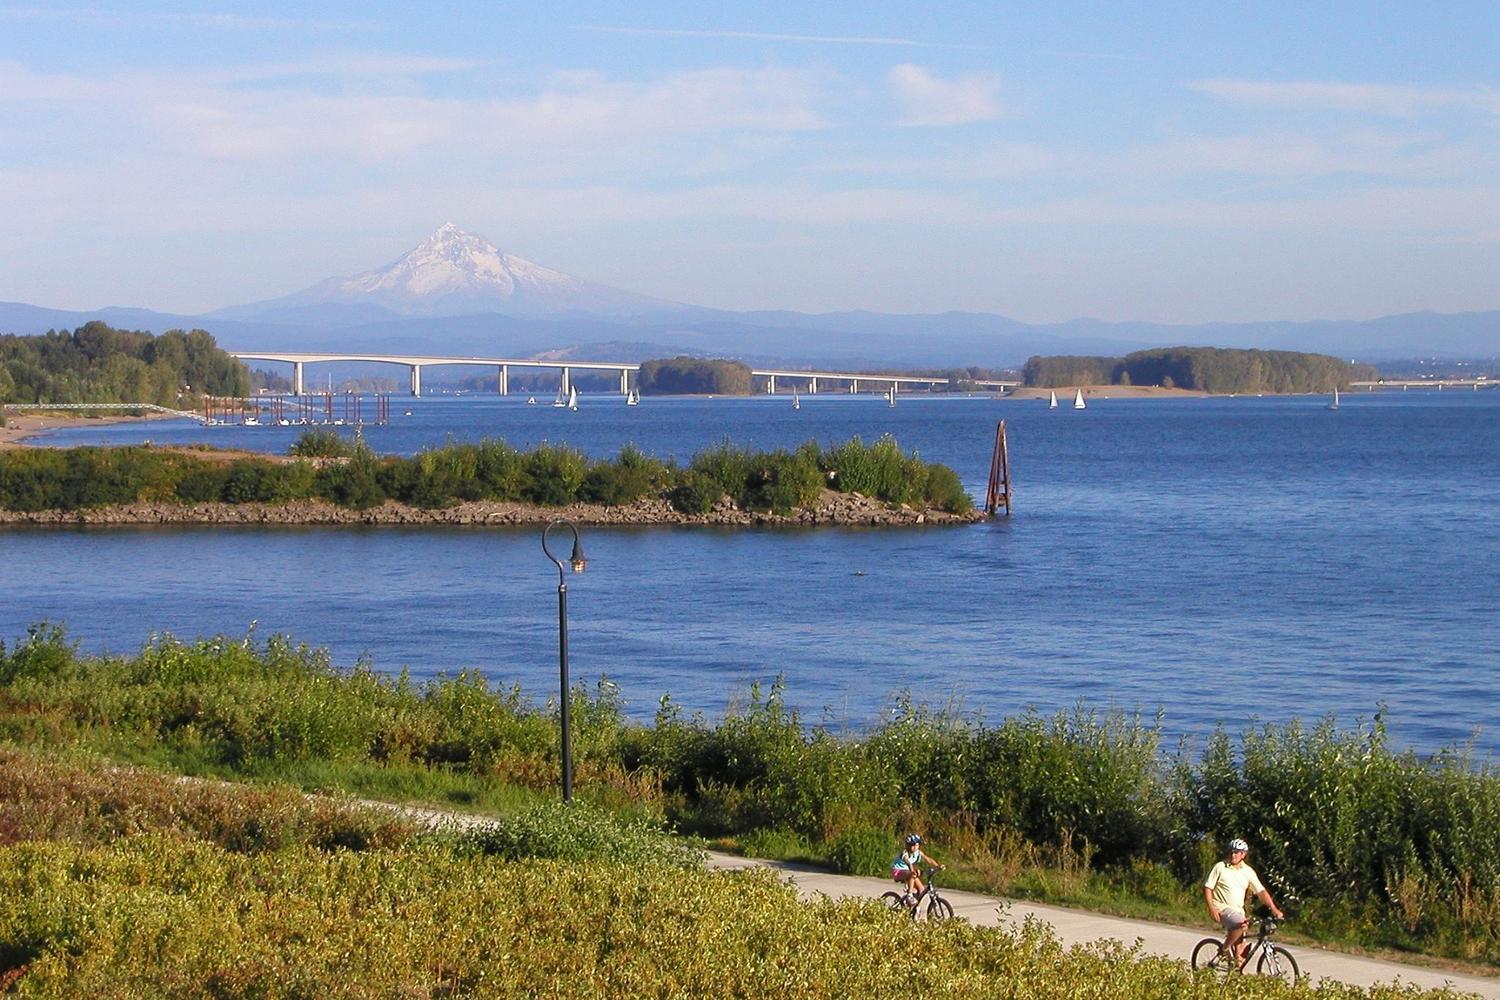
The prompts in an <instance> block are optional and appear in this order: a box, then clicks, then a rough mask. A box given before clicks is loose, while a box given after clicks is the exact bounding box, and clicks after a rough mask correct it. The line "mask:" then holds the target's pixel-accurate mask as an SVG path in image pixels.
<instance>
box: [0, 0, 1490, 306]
mask: <svg viewBox="0 0 1500 1000" xmlns="http://www.w3.org/2000/svg"><path fill="white" fill-rule="evenodd" d="M309 6H310V5H306V4H301V3H299V4H290V3H278V2H261V3H256V4H253V5H250V4H245V5H239V4H225V5H218V6H212V7H207V6H199V5H193V4H181V3H177V4H150V5H141V4H127V3H110V2H108V0H100V2H99V3H98V4H97V5H90V6H71V5H56V6H54V5H48V4H28V3H16V4H11V3H0V233H3V235H4V240H5V244H6V246H5V251H4V254H3V258H4V260H5V263H4V265H3V267H0V300H11V301H24V302H31V303H34V304H38V305H46V306H53V307H58V308H74V309H86V308H94V307H99V306H104V305H139V306H146V307H150V308H155V309H162V310H174V311H185V312H193V311H200V310H207V309H212V308H216V307H219V306H223V305H229V304H233V303H238V302H244V301H250V300H255V299H261V298H270V297H274V296H279V295H282V294H285V293H288V292H291V291H294V290H297V289H299V288H301V287H304V286H306V285H309V284H311V283H313V282H314V281H316V280H318V279H321V278H323V277H327V276H329V275H334V274H350V273H354V272H357V271H361V270H365V269H368V268H370V267H375V266H379V265H381V264H384V263H386V262H388V261H390V260H392V259H394V258H395V257H397V256H399V255H400V254H401V253H402V252H404V251H405V250H407V249H408V248H410V247H412V246H414V245H415V244H416V243H418V242H420V241H421V240H422V239H423V238H424V237H426V236H427V235H428V234H429V233H430V232H431V231H432V230H433V229H435V228H437V226H439V225H440V224H442V223H443V222H447V221H452V222H456V223H458V224H459V225H460V226H463V227H464V228H466V229H470V230H473V231H475V232H478V233H481V234H483V235H485V236H487V237H488V238H489V239H490V240H491V241H492V242H494V243H496V244H497V245H498V246H500V247H501V249H503V250H505V251H507V252H509V253H514V254H517V255H519V256H521V257H525V258H528V259H530V260H533V261H536V262H538V263H541V264H544V265H547V266H549V267H554V268H557V269H559V270H563V271H567V272H569V273H572V274H575V275H578V276H580V277H584V278H588V279H590V280H594V281H599V282H603V283H606V284H611V285H615V286H618V287H621V288H626V289H629V290H631V291H636V292H642V293H645V294H649V295H654V296H658V297H661V298H666V299H673V300H677V301H683V302H692V303H696V304H700V305H707V306H715V307H720V308H728V309H796V310H802V311H809V312H822V311H831V310H842V309H870V310H877V311H883V312H939V311H945V310H950V309H957V310H979V311H987V312H998V313H1003V314H1006V315H1009V316H1013V317H1015V318H1017V319H1022V320H1027V321H1034V322H1041V321H1055V320H1064V319H1069V318H1074V317H1080V316H1091V317H1098V318H1102V319H1145V320H1157V321H1166V322H1201V321H1208V320H1225V321H1239V320H1259V319H1313V318H1366V317H1371V316H1378V315H1385V314H1389V313H1397V312H1409V311H1417V310H1424V309H1431V310H1435V311H1439V312H1460V311H1467V310H1477V309H1495V308H1500V4H1497V3H1495V2H1494V0H1473V2H1459V3H1444V2H1441V0H1436V2H1431V3H1408V2H1403V3H1390V4H1385V3H1360V4H1342V3H1317V4H1307V3H1301V2H1299V3H1281V2H1260V3H1256V4H1233V5H1230V4H1225V5H1222V6H1214V5H1207V4H1170V3H1156V4H1150V5H1139V7H1140V8H1141V9H1140V10H1136V11H1132V10H1127V9H1126V8H1127V6H1130V5H1117V4H1100V3H1084V2H1078V3H1074V2H1058V3H1052V4H1047V5H1041V4H1026V5H1011V4H1005V3H973V4H969V3H929V4H926V5H916V4H909V3H908V4H894V3H878V2H877V3H862V4H858V5H822V4H806V3H781V2H761V3H757V4H753V5H750V4H746V5H742V9H739V10H735V9H723V8H722V7H721V6H720V5H710V4H704V3H701V2H699V3H693V4H688V3H661V2H651V0H640V2H637V3H634V4H628V5H627V4H585V3H566V2H562V3H547V4H537V3H528V4H524V5H522V4H510V3H487V4H472V5H463V4H459V5H451V6H445V7H444V8H443V9H442V10H438V9H436V8H437V6H438V5H413V4H388V3H381V2H361V3H348V4H345V3H329V4H321V5H316V7H317V9H316V11H315V12H312V13H309V10H308V7H309ZM429 7H431V8H432V9H429ZM1044 8H1045V9H1044Z"/></svg>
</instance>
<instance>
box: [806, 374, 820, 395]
mask: <svg viewBox="0 0 1500 1000" xmlns="http://www.w3.org/2000/svg"><path fill="white" fill-rule="evenodd" d="M817 393H818V380H817V377H816V376H815V377H813V378H810V379H808V380H807V394H808V395H809V396H815V395H817Z"/></svg>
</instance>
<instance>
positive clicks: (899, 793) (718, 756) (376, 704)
mask: <svg viewBox="0 0 1500 1000" xmlns="http://www.w3.org/2000/svg"><path fill="white" fill-rule="evenodd" d="M571 709H572V717H573V720H574V731H573V734H572V737H573V739H572V743H573V751H574V757H575V773H576V776H577V785H578V788H579V793H580V795H581V796H582V797H584V798H586V799H589V800H592V801H595V802H598V803H601V804H604V805H607V806H610V807H612V808H623V809H627V810H630V811H632V812H636V813H639V814H641V815H645V816H649V817H652V818H653V819H663V818H664V819H667V820H670V821H672V822H674V823H676V824H677V825H679V826H680V827H682V828H683V829H685V830H688V831H690V832H695V833H699V834H703V835H707V836H746V835H750V834H757V835H758V836H760V837H761V838H762V839H764V838H767V837H770V838H773V839H774V838H781V839H782V840H784V841H785V842H786V843H788V844H789V845H806V848H807V851H808V852H810V853H815V854H819V853H820V854H823V855H824V856H828V857H832V858H834V859H835V860H838V859H843V860H839V863H840V864H842V865H845V866H847V867H849V868H851V870H853V869H863V868H868V867H870V866H871V864H872V861H871V857H872V855H873V852H874V850H875V849H874V848H872V847H871V846H870V845H871V844H873V843H876V842H878V839H879V838H880V837H881V836H884V837H885V838H887V843H888V845H889V846H890V848H891V850H892V853H894V847H895V844H896V836H897V834H898V833H900V832H902V831H904V830H906V829H912V828H917V829H922V830H923V831H924V832H929V833H931V834H933V835H935V836H936V837H937V838H938V839H937V843H940V844H946V845H951V846H952V847H954V848H955V849H959V850H962V851H963V852H964V854H965V855H966V856H967V857H968V858H970V859H971V864H972V867H973V869H974V870H976V871H980V872H984V873H986V878H987V879H988V880H989V881H990V882H991V884H992V886H993V887H996V888H1010V889H1015V890H1017V891H1034V892H1036V893H1042V894H1046V895H1050V896H1053V897H1055V898H1081V897H1082V896H1084V895H1087V894H1088V893H1089V892H1092V891H1095V883H1096V882H1097V880H1098V879H1099V878H1101V877H1102V878H1104V879H1105V880H1106V882H1108V883H1109V884H1112V885H1113V886H1115V888H1116V889H1118V890H1120V891H1122V892H1125V893H1135V894H1137V895H1139V896H1141V897H1144V898H1149V899H1155V900H1160V901H1161V902H1162V904H1163V905H1169V906H1177V905H1187V906H1192V905H1193V903H1192V900H1193V898H1194V892H1193V889H1192V887H1193V885H1194V884H1195V881H1196V880H1197V879H1199V878H1201V877H1202V875H1203V873H1204V871H1205V870H1206V868H1207V867H1208V865H1209V864H1211V862H1212V861H1213V859H1214V857H1215V855H1216V854H1217V853H1218V851H1219V848H1220V845H1222V844H1223V843H1225V842H1226V841H1227V840H1228V838H1230V837H1233V836H1242V837H1245V838H1247V839H1249V840H1250V841H1251V843H1252V845H1253V846H1254V854H1253V856H1252V857H1253V863H1254V864H1255V865H1256V867H1257V869H1258V870H1259V871H1260V873H1261V875H1262V877H1263V878H1264V879H1265V880H1266V881H1267V883H1268V884H1269V885H1270V886H1271V888H1272V890H1273V891H1274V892H1275V893H1276V895H1277V897H1278V899H1279V900H1281V901H1282V902H1283V904H1284V905H1290V907H1291V908H1292V909H1293V911H1294V912H1296V913H1297V914H1298V915H1299V917H1300V918H1301V920H1300V921H1299V925H1300V926H1304V927H1308V928H1311V929H1312V930H1314V931H1317V932H1319V933H1324V934H1328V935H1330V936H1334V937H1341V938H1349V939H1354V940H1357V941H1360V942H1363V943H1369V944H1386V945H1395V946H1399V947H1409V948H1420V949H1423V950H1429V951H1435V952H1439V953H1445V954H1454V955H1461V956H1464V957H1469V958H1474V959H1479V960H1485V961H1496V960H1497V959H1500V866H1497V860H1496V859H1497V858H1500V774H1497V773H1496V771H1495V769H1494V768H1493V767H1492V766H1491V765H1489V764H1487V763H1480V762H1476V761H1474V760H1473V759H1471V758H1470V757H1469V756H1467V755H1466V754H1464V753H1462V752H1457V751H1455V752H1448V753H1443V754H1439V755H1437V756H1436V757H1433V758H1430V759H1423V758H1419V757H1417V756H1416V755H1414V754H1412V753H1398V752H1395V751H1393V750H1392V749H1391V748H1390V747H1389V746H1388V744H1387V742H1386V738H1385V730H1384V728H1383V725H1382V723H1381V721H1380V720H1379V719H1377V720H1376V721H1375V722H1373V723H1371V724H1370V725H1367V726H1363V727H1358V728H1356V729H1354V730H1341V729H1338V728H1337V727H1335V726H1333V725H1332V724H1331V723H1323V724H1320V725H1317V726H1313V727H1311V728H1306V727H1303V726H1301V725H1300V724H1298V723H1288V724H1286V725H1283V726H1268V727H1261V728H1257V729H1253V730H1250V731H1247V732H1245V733H1243V734H1240V735H1239V736H1237V737H1235V736H1231V735H1229V734H1226V733H1221V734H1219V735H1218V736H1216V737H1215V738H1214V739H1212V740H1210V741H1209V742H1208V744H1207V745H1206V746H1205V747H1204V748H1203V749H1202V750H1201V752H1200V753H1198V754H1196V755H1194V754H1192V753H1189V752H1188V751H1187V750H1184V749H1179V750H1178V751H1176V752H1175V753H1174V754H1172V755H1167V754H1165V753H1164V752H1163V750H1162V747H1161V739H1160V736H1161V730H1160V720H1143V719H1141V718H1139V717H1137V716H1130V715H1124V714H1118V713H1102V714H1101V713H1096V712H1092V711H1089V710H1087V709H1084V708H1079V709H1076V710H1074V711H1071V712H1063V713H1059V714H1057V715H1054V716H1051V717H1043V716H1040V715H1037V714H1035V713H1026V714H1023V715H1020V716H1016V717H1013V718H1008V719H1004V720H1002V721H1000V722H999V723H998V724H992V725H984V724H980V723H979V722H977V721H975V720H973V719H969V718H966V717H963V716H961V715H959V714H957V713H954V712H950V711H943V710H934V709H931V708H928V707H926V706H924V705H921V704H918V703H914V702H912V701H910V700H909V699H905V698H900V697H898V698H897V699H896V700H895V701H894V702H893V704H892V710H891V711H890V712H889V713H888V714H887V715H886V717H885V719H884V721H883V722H881V723H880V724H879V725H878V726H876V727H875V728H874V729H873V730H871V731H869V732H867V733H865V734H863V735H861V736H859V737H857V738H850V737H847V736H835V735H834V734H832V733H830V732H828V731H825V730H823V729H821V728H818V727H815V726H809V725H808V724H807V723H806V722H805V721H804V720H802V719H801V718H800V717H799V716H798V715H797V713H796V712H795V711H793V710H792V709H790V708H789V707H788V705H787V703H786V699H785V692H784V689H783V687H782V686H781V684H780V683H777V684H775V685H772V686H770V687H769V688H760V687H755V688H752V689H751V691H750V692H749V695H748V697H747V698H746V699H744V700H743V701H742V702H740V703H739V704H737V705H735V706H732V707H731V709H730V710H729V711H728V712H726V713H725V715H724V716H723V717H722V718H719V719H715V720H709V719H706V718H704V717H702V716H693V717H686V716H684V714H683V713H682V712H681V711H680V710H679V709H678V707H677V706H676V705H675V704H673V703H672V701H671V700H670V698H667V697H664V698H663V699H662V702H661V706H660V709H659V711H658V713H657V716H656V718H655V720H654V721H653V722H652V723H651V724H649V725H642V724H638V723H634V722H631V721H629V720H627V719H625V718H624V717H623V715H622V713H621V710H620V705H619V703H618V700H617V697H616V693H615V691H614V689H613V687H612V686H611V685H609V684H607V683H604V684H601V685H600V687H599V689H598V690H596V691H594V692H588V691H585V690H583V689H576V690H575V691H574V692H572V702H571ZM0 737H7V738H10V739H12V740H15V741H17V742H20V743H27V744H36V745H56V744H78V745H83V746H90V747H93V748H95V749H97V750H98V751H100V752H106V753H110V754H114V755H117V756H123V757H126V758H129V759H136V760H153V761H159V762H163V763H170V764H172V765H173V766H176V767H179V768H182V769H185V770H190V771H196V772H198V773H216V774H234V773H240V774H262V775H274V776H277V777H282V778H288V779H295V780H301V779H298V777H297V776H298V775H304V776H305V775H320V776H322V777H321V778H320V779H319V780H327V781H331V782H335V783H337V782H346V781H352V780H358V781H360V782H365V783H366V784H365V785H363V786H362V787H369V784H370V783H373V784H378V783H379V781H380V778H379V775H382V774H385V775H391V776H393V777H392V779H391V787H393V788H398V787H399V786H400V783H401V782H403V781H407V780H409V778H410V777H411V776H414V775H429V776H432V781H433V782H434V784H432V785H429V786H427V787H428V788H429V789H431V788H447V789H449V792H444V793H440V795H441V794H450V793H451V795H452V796H453V798H454V799H455V800H460V801H461V800H464V799H472V798H475V797H482V796H485V795H490V794H498V793H494V792H492V791H491V789H494V788H497V787H518V788H521V789H534V790H536V791H537V792H538V793H542V792H550V790H552V789H555V788H556V787H557V784H558V781H559V777H560V766H559V736H558V713H557V705H556V703H555V701H547V702H544V703H540V704H535V703H532V702H530V701H529V700H528V699H526V698H525V697H524V695H523V694H522V692H520V691H519V690H516V689H513V688H511V689H505V688H497V687H495V686H493V685H491V684H490V683H488V682H487V681H485V680H484V678H482V677H480V676H478V675H477V674H472V673H466V674H459V675H455V676H449V677H442V678H438V679H435V680H431V681H426V682H422V683H415V682H412V681H411V680H410V679H409V678H406V677H404V676H400V677H389V676H385V675H381V674H378V673H376V672H374V671H373V670H371V669H369V668H368V667H367V666H364V665H356V666H355V667H353V668H351V669H337V668H335V667H333V666H332V665H331V664H330V663H329V661H328V659H327V657H326V655H325V654H323V653H321V652H319V651H316V650H312V649H309V648H307V647H305V646H300V645H297V644H295V643H292V642H291V641H289V640H287V639H285V638H282V637H272V638H270V639H266V640H264V641H257V640H255V639H253V637H246V638H245V639H240V640H231V639H225V638H220V639H214V640H206V641H200V642H196V643H182V642H178V641H176V640H173V639H170V638H157V639H153V640H152V641H150V642H148V643H147V644H146V645H145V646H144V647H143V648H142V649H141V650H140V651H139V652H138V653H137V654H135V655H134V656H129V657H83V656H80V655H79V654H78V653H77V652H76V649H75V647H74V646H73V644H72V643H71V642H70V641H69V640H68V639H67V636H66V634H65V633H64V632H63V631H62V630H61V629H59V628H55V627H51V626H38V627H36V628H34V629H33V630H32V631H31V633H30V634H29V635H28V636H26V637H25V638H23V639H22V640H20V641H19V642H17V643H15V644H14V645H13V646H10V647H8V648H7V647H5V646H3V645H0ZM351 776H356V777H351ZM444 782H446V783H447V784H446V785H444V784H443V783H444ZM429 794H430V793H429ZM767 842H769V841H767ZM1043 869H1045V870H1046V874H1044V875H1043V874H1038V873H1039V872H1041V871H1042V870H1043ZM1048 880H1050V881H1048ZM1173 887H1175V890H1174V888H1173ZM1174 893H1175V895H1174ZM1174 900H1176V902H1174ZM1199 905H1201V904H1199Z"/></svg>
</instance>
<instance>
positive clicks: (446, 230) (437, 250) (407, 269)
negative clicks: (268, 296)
mask: <svg viewBox="0 0 1500 1000" xmlns="http://www.w3.org/2000/svg"><path fill="white" fill-rule="evenodd" d="M322 306H340V307H348V306H360V307H378V308H380V309H383V310H388V311H389V312H394V313H397V314H400V315H406V316H455V315H463V314H469V313H482V312H495V313H504V314H508V315H516V316H541V315H549V314H555V313H565V312H587V313H602V314H619V315H632V314H640V313H644V312H652V311H659V310H664V309H665V310H671V309H675V308H680V307H677V306H675V304H673V303H669V302H663V301H661V300H658V299H652V298H648V297H647V296H644V295H636V294H634V293H631V292H626V291H621V290H620V289H616V288H610V287H608V286H605V285H598V284H594V283H593V282H589V281H584V280H583V279H581V278H575V277H573V276H572V275H570V274H565V273H563V272H562V271H556V270H553V269H552V268H549V267H543V266H542V265H541V264H535V263H533V262H531V261H529V260H526V259H525V258H523V257H517V256H515V255H513V254H508V253H503V252H502V251H501V250H500V249H499V248H498V247H496V246H495V245H494V244H493V243H491V242H490V241H489V240H487V239H485V238H484V237H483V236H480V235H479V234H478V233H472V232H469V231H468V230H466V229H464V228H462V227H461V226H459V225H458V224H457V223H453V222H445V223H443V224H442V225H441V226H439V227H438V228H437V229H436V230H435V231H434V232H433V233H432V235H431V236H429V237H427V238H426V239H425V240H423V241H422V242H421V243H419V244H417V245H416V246H415V247H413V248H412V249H410V250H408V251H407V252H406V253H404V254H402V255H401V256H400V257H398V258H396V259H395V260H394V261H392V262H391V263H389V264H387V265H386V266H384V267H381V268H376V269H374V270H371V271H364V272H362V273H360V274H356V275H352V276H350V277H345V278H328V279H326V280H324V281H321V282H319V283H318V284H316V285H313V286H312V287H311V288H307V289H304V290H303V291H301V292H297V293H295V294H293V295H289V296H287V297H285V298H282V299H277V300H274V301H273V302H266V303H257V304H256V305H255V306H254V307H250V308H254V309H255V310H256V311H264V310H266V309H270V310H276V311H280V310H288V309H292V310H303V309H307V308H309V307H322ZM236 311H237V312H238V311H240V310H236Z"/></svg>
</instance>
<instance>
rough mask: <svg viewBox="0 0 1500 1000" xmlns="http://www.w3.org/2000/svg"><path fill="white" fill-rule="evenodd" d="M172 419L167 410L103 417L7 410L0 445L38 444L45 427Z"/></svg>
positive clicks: (3, 446)
mask: <svg viewBox="0 0 1500 1000" xmlns="http://www.w3.org/2000/svg"><path fill="white" fill-rule="evenodd" d="M165 419H169V418H168V417H167V415H166V414H163V413H141V414H129V413H111V414H109V415H108V416H102V417H81V416H76V415H74V414H62V413H14V412H9V411H7V412H6V414H5V426H4V427H0V449H5V448H28V447H34V446H33V445H30V444H28V441H29V440H30V439H31V438H34V437H36V436H37V435H39V434H41V433H42V432H43V431H56V430H64V429H67V428H69V427H100V426H103V425H104V424H137V423H139V424H143V423H146V422H147V421H150V420H165Z"/></svg>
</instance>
